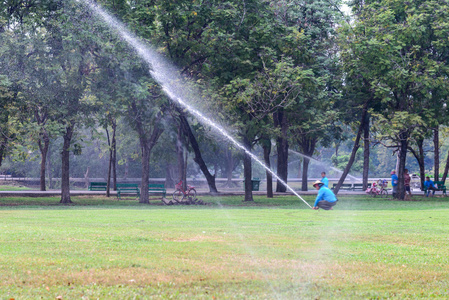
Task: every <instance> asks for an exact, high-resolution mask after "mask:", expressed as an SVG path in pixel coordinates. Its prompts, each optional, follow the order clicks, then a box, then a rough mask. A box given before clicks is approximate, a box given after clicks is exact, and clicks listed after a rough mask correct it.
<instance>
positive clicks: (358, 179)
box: [288, 149, 362, 181]
mask: <svg viewBox="0 0 449 300" xmlns="http://www.w3.org/2000/svg"><path fill="white" fill-rule="evenodd" d="M288 151H289V152H291V153H294V154H296V155H299V156H301V157H303V158H307V159H310V160H311V161H314V162H316V163H318V164H320V165H325V166H327V167H329V168H330V169H332V170H334V171H336V172H338V173H340V174H343V171H342V170H339V169H337V168H335V167H332V166H329V165H328V164H326V163H324V162H322V161H319V160H317V159H315V158H313V157H311V156H307V155H305V154H302V153H299V152H297V151H294V150H291V149H289V150H288ZM347 176H348V177H350V178H351V179H352V180H355V181H362V180H361V179H360V178H357V177H355V176H352V175H351V174H348V175H347Z"/></svg>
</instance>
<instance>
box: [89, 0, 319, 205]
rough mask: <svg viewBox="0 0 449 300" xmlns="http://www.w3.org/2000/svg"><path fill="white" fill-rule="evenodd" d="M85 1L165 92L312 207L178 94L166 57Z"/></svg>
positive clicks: (177, 80)
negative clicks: (144, 63) (115, 33)
mask: <svg viewBox="0 0 449 300" xmlns="http://www.w3.org/2000/svg"><path fill="white" fill-rule="evenodd" d="M83 2H84V3H85V4H86V5H87V6H88V7H89V8H90V9H91V11H93V12H94V13H95V14H97V15H98V16H100V17H101V18H102V19H103V20H104V21H105V22H106V23H107V24H108V25H109V26H110V27H111V28H113V29H114V30H115V31H116V32H117V33H118V35H119V36H120V37H121V38H123V39H124V40H125V41H126V42H127V43H128V44H129V45H130V46H131V47H132V48H134V49H135V50H136V52H137V54H138V55H139V56H140V57H141V58H142V59H143V60H144V61H145V62H146V63H148V65H149V67H150V74H151V76H152V77H153V78H154V79H155V80H156V81H157V82H158V83H159V84H160V85H161V86H162V89H163V90H164V92H165V93H166V94H167V95H168V96H169V97H170V98H171V99H172V100H173V101H175V102H176V103H178V104H179V105H181V106H182V107H183V108H185V109H186V110H188V111H189V112H190V113H191V114H193V115H194V116H195V117H197V118H198V119H199V120H200V121H201V122H202V123H205V124H206V125H208V126H210V127H212V128H214V129H215V130H216V131H218V132H219V133H220V134H221V135H222V136H224V137H225V138H227V139H228V140H229V141H231V142H232V143H233V144H234V145H235V146H236V147H238V148H240V149H242V150H243V151H245V153H247V154H248V155H249V156H250V157H251V158H252V159H254V160H255V161H256V162H257V163H259V164H260V165H261V166H262V167H263V168H264V169H265V170H267V171H268V172H270V174H271V175H272V176H273V177H274V178H276V179H277V180H278V181H279V182H280V183H282V184H283V185H284V186H285V187H286V188H287V189H288V190H289V191H291V192H292V193H293V194H294V195H295V196H297V197H298V198H299V199H301V200H302V201H303V202H304V203H305V204H306V205H307V206H308V207H310V208H312V206H310V204H309V203H307V202H306V201H305V200H304V199H303V198H302V197H301V196H300V195H299V194H298V193H297V192H296V191H295V190H293V189H292V188H291V187H290V186H289V185H287V183H286V182H284V181H283V180H282V179H281V178H280V177H279V176H277V175H276V174H275V173H274V172H273V171H272V170H271V169H270V168H268V167H267V166H266V165H265V164H264V163H263V162H262V161H261V160H259V159H258V158H257V156H255V155H254V154H253V153H252V152H251V151H249V150H248V149H246V148H245V147H244V146H243V145H241V144H240V143H239V142H238V141H237V140H235V139H234V138H233V137H232V136H231V135H230V134H229V133H227V132H226V131H225V130H224V129H223V128H221V127H220V126H218V125H217V124H216V123H215V122H213V121H212V120H211V119H209V118H208V117H206V116H205V115H203V114H202V113H201V112H200V111H198V110H197V109H195V108H194V107H192V106H191V105H189V104H187V103H186V102H185V101H184V100H183V97H181V96H180V95H178V93H180V92H181V93H182V91H183V89H182V86H180V83H182V82H183V80H182V78H180V77H179V75H178V73H177V72H176V71H175V70H173V66H171V65H170V64H168V63H167V62H165V60H164V58H163V57H162V56H161V55H160V54H159V53H157V52H156V51H155V50H153V49H152V48H151V47H150V46H148V45H145V44H144V43H142V42H141V41H140V40H139V39H137V38H136V37H134V36H133V35H132V34H131V33H130V32H129V31H128V30H127V29H126V28H125V26H124V25H123V24H121V23H120V22H119V21H118V20H116V19H115V18H113V17H112V16H110V15H109V14H108V13H107V12H106V11H104V10H103V9H102V8H101V7H99V6H98V5H97V4H94V3H92V2H90V1H89V0H83Z"/></svg>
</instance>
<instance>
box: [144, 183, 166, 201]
mask: <svg viewBox="0 0 449 300" xmlns="http://www.w3.org/2000/svg"><path fill="white" fill-rule="evenodd" d="M148 193H149V194H162V197H163V198H165V195H166V193H167V190H166V189H165V186H164V185H163V184H149V185H148Z"/></svg>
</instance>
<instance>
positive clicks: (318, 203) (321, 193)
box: [313, 180, 338, 210]
mask: <svg viewBox="0 0 449 300" xmlns="http://www.w3.org/2000/svg"><path fill="white" fill-rule="evenodd" d="M313 187H314V188H316V189H317V190H318V195H317V196H316V200H315V204H314V205H313V209H319V208H322V209H324V210H329V209H332V208H333V207H334V205H335V204H337V201H338V199H337V197H335V194H334V193H333V192H332V191H331V190H330V189H329V188H328V187H325V186H324V184H323V183H322V182H321V181H320V180H317V181H315V182H314V184H313Z"/></svg>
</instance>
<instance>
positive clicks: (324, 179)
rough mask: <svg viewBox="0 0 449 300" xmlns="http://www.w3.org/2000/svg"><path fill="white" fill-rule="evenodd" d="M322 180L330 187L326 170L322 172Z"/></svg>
mask: <svg viewBox="0 0 449 300" xmlns="http://www.w3.org/2000/svg"><path fill="white" fill-rule="evenodd" d="M321 182H322V183H323V184H324V186H325V187H327V188H328V187H329V179H327V177H326V172H321Z"/></svg>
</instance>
